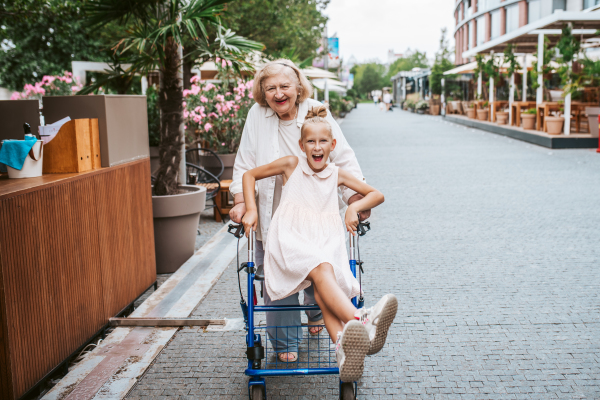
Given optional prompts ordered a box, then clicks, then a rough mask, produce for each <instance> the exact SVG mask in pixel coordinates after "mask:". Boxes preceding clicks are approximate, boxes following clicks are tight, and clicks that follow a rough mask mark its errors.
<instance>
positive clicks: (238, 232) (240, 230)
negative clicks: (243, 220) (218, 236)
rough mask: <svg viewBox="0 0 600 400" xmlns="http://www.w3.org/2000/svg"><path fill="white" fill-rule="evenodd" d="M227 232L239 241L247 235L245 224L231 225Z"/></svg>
mask: <svg viewBox="0 0 600 400" xmlns="http://www.w3.org/2000/svg"><path fill="white" fill-rule="evenodd" d="M234 231H235V232H234ZM227 232H229V233H231V234H232V235H233V236H235V237H236V238H238V239H241V238H243V237H244V234H245V233H246V232H245V231H244V224H237V225H236V224H229V227H228V228H227Z"/></svg>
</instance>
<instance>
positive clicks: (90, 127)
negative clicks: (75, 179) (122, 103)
mask: <svg viewBox="0 0 600 400" xmlns="http://www.w3.org/2000/svg"><path fill="white" fill-rule="evenodd" d="M100 164H101V155H100V136H99V134H98V119H96V118H92V119H90V118H83V119H75V120H72V121H69V122H67V123H66V124H64V125H63V126H62V127H61V128H60V130H59V131H58V133H57V134H56V136H55V137H54V139H52V140H51V141H50V143H48V144H46V145H44V166H43V173H44V174H64V173H70V172H86V171H91V170H93V169H98V168H100Z"/></svg>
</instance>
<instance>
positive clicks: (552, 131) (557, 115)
mask: <svg viewBox="0 0 600 400" xmlns="http://www.w3.org/2000/svg"><path fill="white" fill-rule="evenodd" d="M563 113H564V110H563V108H562V107H561V108H560V111H559V112H554V114H553V115H547V116H546V117H544V118H545V119H546V121H545V122H546V129H547V131H548V132H547V133H548V135H560V134H561V133H562V132H563V128H564V125H565V118H564V117H563V116H562V115H563Z"/></svg>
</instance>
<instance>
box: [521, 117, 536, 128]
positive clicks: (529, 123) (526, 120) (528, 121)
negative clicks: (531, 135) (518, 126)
mask: <svg viewBox="0 0 600 400" xmlns="http://www.w3.org/2000/svg"><path fill="white" fill-rule="evenodd" d="M535 117H536V115H535V114H521V121H523V129H535Z"/></svg>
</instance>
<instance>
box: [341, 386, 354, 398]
mask: <svg viewBox="0 0 600 400" xmlns="http://www.w3.org/2000/svg"><path fill="white" fill-rule="evenodd" d="M340 395H341V396H340V398H341V399H342V400H356V395H355V394H354V383H352V382H344V383H342V387H341V388H340Z"/></svg>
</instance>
